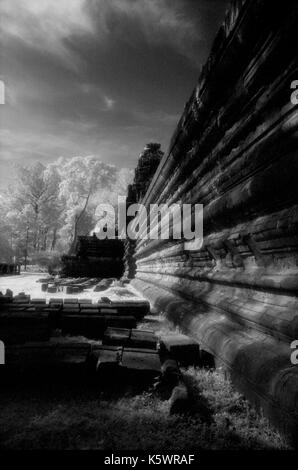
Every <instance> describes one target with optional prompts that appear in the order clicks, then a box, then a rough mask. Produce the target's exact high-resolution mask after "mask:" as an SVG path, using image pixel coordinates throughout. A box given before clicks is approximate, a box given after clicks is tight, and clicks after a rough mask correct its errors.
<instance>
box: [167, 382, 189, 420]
mask: <svg viewBox="0 0 298 470" xmlns="http://www.w3.org/2000/svg"><path fill="white" fill-rule="evenodd" d="M169 404H170V414H181V413H185V412H188V411H189V408H190V403H189V394H188V390H187V387H186V385H185V383H184V382H182V381H180V382H179V383H178V385H176V386H175V387H174V388H173V390H172V394H171V397H170V400H169Z"/></svg>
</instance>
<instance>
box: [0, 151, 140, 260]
mask: <svg viewBox="0 0 298 470" xmlns="http://www.w3.org/2000/svg"><path fill="white" fill-rule="evenodd" d="M131 178H132V171H131V170H128V169H119V168H117V167H116V166H114V165H109V164H107V163H104V162H102V161H100V160H99V159H97V158H95V157H74V158H68V159H67V158H62V157H61V158H59V159H58V160H56V161H55V162H53V163H49V164H46V165H44V164H42V163H39V162H38V163H35V164H33V165H31V166H19V167H18V168H17V169H16V175H15V180H14V183H13V184H11V185H10V186H9V188H8V189H7V190H5V191H4V192H2V193H1V194H0V217H1V221H2V223H1V227H0V259H1V260H2V261H4V260H5V261H11V259H12V257H13V256H16V258H17V259H18V260H20V261H21V262H23V261H24V258H25V257H28V256H33V255H34V254H36V253H45V252H59V253H62V252H68V253H71V252H73V250H74V248H75V245H76V241H77V237H78V236H79V235H87V234H89V233H90V232H91V231H92V229H93V228H94V227H95V226H96V223H97V217H98V216H97V213H96V208H97V206H98V205H99V204H100V203H102V202H109V203H111V204H114V203H116V201H117V196H118V195H125V194H126V188H127V185H128V183H129V182H130V180H131Z"/></svg>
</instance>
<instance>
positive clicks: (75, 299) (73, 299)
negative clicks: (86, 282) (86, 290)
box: [63, 297, 79, 305]
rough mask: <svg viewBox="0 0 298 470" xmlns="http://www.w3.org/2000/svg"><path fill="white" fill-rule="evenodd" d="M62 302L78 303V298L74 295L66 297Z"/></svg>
mask: <svg viewBox="0 0 298 470" xmlns="http://www.w3.org/2000/svg"><path fill="white" fill-rule="evenodd" d="M63 304H64V305H65V304H79V299H77V298H76V297H74V298H67V299H64V300H63Z"/></svg>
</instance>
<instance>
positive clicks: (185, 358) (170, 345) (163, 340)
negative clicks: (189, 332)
mask: <svg viewBox="0 0 298 470" xmlns="http://www.w3.org/2000/svg"><path fill="white" fill-rule="evenodd" d="M160 354H161V356H163V357H166V356H168V357H171V358H173V359H175V360H176V361H177V362H178V363H179V365H182V366H190V365H198V364H199V363H200V345H199V344H198V343H197V342H196V341H194V340H193V339H191V338H189V337H188V336H186V335H183V334H175V335H168V336H161V337H160Z"/></svg>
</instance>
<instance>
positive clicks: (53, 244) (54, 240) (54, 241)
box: [51, 228, 57, 251]
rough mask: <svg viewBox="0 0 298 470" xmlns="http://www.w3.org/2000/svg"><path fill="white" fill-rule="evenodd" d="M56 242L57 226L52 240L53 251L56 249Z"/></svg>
mask: <svg viewBox="0 0 298 470" xmlns="http://www.w3.org/2000/svg"><path fill="white" fill-rule="evenodd" d="M56 242H57V228H54V230H53V240H52V245H51V251H54V250H55V247H56Z"/></svg>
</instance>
